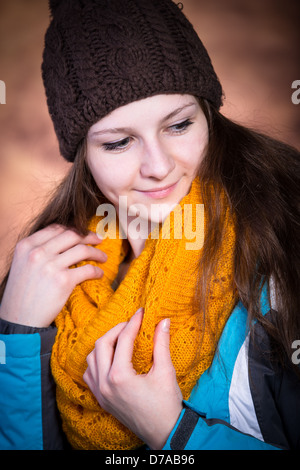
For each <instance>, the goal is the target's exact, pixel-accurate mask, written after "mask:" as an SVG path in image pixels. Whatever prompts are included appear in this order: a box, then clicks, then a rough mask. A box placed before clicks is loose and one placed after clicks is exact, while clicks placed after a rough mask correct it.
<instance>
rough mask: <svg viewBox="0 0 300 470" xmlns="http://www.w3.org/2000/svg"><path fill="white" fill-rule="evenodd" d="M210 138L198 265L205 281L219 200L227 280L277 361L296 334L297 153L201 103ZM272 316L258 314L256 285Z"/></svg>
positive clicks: (299, 251)
mask: <svg viewBox="0 0 300 470" xmlns="http://www.w3.org/2000/svg"><path fill="white" fill-rule="evenodd" d="M203 109H204V112H205V114H206V117H207V120H208V123H209V128H210V139H209V146H208V151H207V154H206V158H205V159H204V161H203V164H202V167H201V170H200V177H201V180H202V181H203V183H205V182H208V183H209V182H210V183H212V186H213V188H214V205H213V206H212V205H211V189H210V188H211V185H209V184H203V192H204V195H203V198H204V201H206V205H207V208H208V210H209V229H208V230H207V234H206V239H205V246H204V250H203V257H202V263H203V267H204V272H205V273H206V279H205V280H204V286H205V283H206V285H208V284H207V282H209V278H210V274H211V272H212V269H213V267H214V262H213V261H212V260H214V259H215V253H216V251H217V248H218V246H219V245H220V244H221V243H222V236H223V232H222V230H221V223H222V221H221V214H222V204H224V198H222V197H221V194H222V193H221V191H222V192H224V191H225V194H226V195H227V202H228V203H229V207H230V209H231V211H232V213H233V214H234V219H235V227H236V246H235V260H234V267H235V276H234V284H235V286H236V288H237V291H238V297H239V298H240V300H241V301H242V303H243V305H244V306H245V307H246V309H247V311H248V318H249V324H251V323H253V322H252V320H254V319H255V320H257V321H259V322H260V323H261V324H262V325H263V327H264V328H265V330H266V332H267V333H268V335H269V338H270V341H271V344H272V348H273V350H272V353H273V355H274V353H275V356H276V360H277V361H280V363H281V364H284V363H286V359H287V357H288V358H290V357H291V355H292V352H293V351H292V349H291V348H292V343H293V341H294V340H295V339H298V338H300V285H299V279H300V276H299V269H300V236H299V235H300V230H299V229H300V193H299V188H300V153H299V152H298V151H297V150H296V149H294V148H292V147H290V146H288V145H286V144H284V143H282V142H279V141H277V140H274V139H272V138H270V137H268V136H266V135H263V134H261V133H258V132H256V131H254V130H251V129H249V128H246V127H244V126H241V125H239V124H236V123H235V122H233V121H232V120H230V119H227V118H226V117H224V116H223V115H222V114H220V113H219V112H218V111H216V110H215V109H213V108H212V107H211V106H209V104H208V103H207V102H205V103H204V107H203ZM270 283H271V284H272V287H273V289H272V291H273V294H274V296H275V304H276V307H274V308H275V309H276V312H277V314H276V316H275V318H273V319H272V322H271V321H269V320H268V319H267V317H266V316H264V315H262V312H261V308H260V299H261V292H262V288H263V286H264V284H266V285H267V288H268V296H269V304H270V305H271V306H272V305H273V304H274V298H273V299H272V300H271V295H270V294H271V292H270ZM289 362H290V361H289Z"/></svg>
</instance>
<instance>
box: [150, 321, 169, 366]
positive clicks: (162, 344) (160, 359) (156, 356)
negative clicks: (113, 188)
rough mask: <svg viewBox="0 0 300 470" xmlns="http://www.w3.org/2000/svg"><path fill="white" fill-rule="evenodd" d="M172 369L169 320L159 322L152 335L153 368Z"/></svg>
mask: <svg viewBox="0 0 300 470" xmlns="http://www.w3.org/2000/svg"><path fill="white" fill-rule="evenodd" d="M170 367H173V364H172V359H171V354H170V319H169V318H166V319H165V320H162V321H161V322H159V324H158V325H157V327H156V330H155V335H154V346H153V368H155V369H158V368H164V369H165V368H170Z"/></svg>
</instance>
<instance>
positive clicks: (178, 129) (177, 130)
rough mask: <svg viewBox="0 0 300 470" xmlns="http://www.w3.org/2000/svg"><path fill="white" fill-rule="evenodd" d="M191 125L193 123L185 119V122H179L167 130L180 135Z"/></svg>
mask: <svg viewBox="0 0 300 470" xmlns="http://www.w3.org/2000/svg"><path fill="white" fill-rule="evenodd" d="M192 124H193V122H192V121H191V120H190V119H186V120H185V121H182V122H179V123H178V124H174V125H173V126H170V127H169V129H171V131H172V132H173V133H174V134H180V133H182V132H184V131H186V130H187V128H188V127H190V126H191V125H192Z"/></svg>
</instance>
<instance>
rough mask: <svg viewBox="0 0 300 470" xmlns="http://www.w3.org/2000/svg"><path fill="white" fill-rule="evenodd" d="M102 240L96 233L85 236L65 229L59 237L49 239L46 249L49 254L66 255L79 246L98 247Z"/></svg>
mask: <svg viewBox="0 0 300 470" xmlns="http://www.w3.org/2000/svg"><path fill="white" fill-rule="evenodd" d="M100 243H101V240H100V239H99V237H98V236H97V234H96V233H93V232H89V233H88V235H86V236H83V235H80V234H79V233H77V232H76V231H75V230H72V229H65V230H64V231H63V232H61V233H58V234H57V236H54V237H52V238H51V239H50V238H49V239H48V240H47V241H46V243H45V244H44V249H45V250H47V252H48V253H55V254H59V253H64V252H65V251H66V250H69V249H70V248H72V247H74V246H76V245H78V244H86V245H88V244H90V245H98V244H100Z"/></svg>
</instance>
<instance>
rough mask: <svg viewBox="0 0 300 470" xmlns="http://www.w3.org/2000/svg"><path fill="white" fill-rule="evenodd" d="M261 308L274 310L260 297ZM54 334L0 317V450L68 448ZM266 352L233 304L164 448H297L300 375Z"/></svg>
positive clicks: (262, 338)
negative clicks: (53, 359)
mask: <svg viewBox="0 0 300 470" xmlns="http://www.w3.org/2000/svg"><path fill="white" fill-rule="evenodd" d="M263 310H264V314H266V315H268V316H272V315H273V314H275V313H276V312H274V311H272V310H271V309H270V308H269V307H268V304H267V302H266V301H265V300H264V304H263ZM55 335H56V329H55V327H54V326H51V327H49V328H30V327H25V326H21V325H15V324H12V323H9V322H6V321H4V320H0V449H19V450H23V449H31V450H35V449H45V450H46V449H68V448H69V445H68V443H67V441H66V439H65V436H64V434H63V432H62V426H61V421H60V416H59V413H58V410H57V407H56V400H55V384H54V381H53V378H52V375H51V371H50V356H51V349H52V345H53V342H54V339H55ZM254 339H255V341H254ZM254 343H255V344H254ZM268 351H269V340H268V337H267V336H266V334H265V332H264V330H263V329H262V327H261V326H260V325H259V324H257V325H255V329H254V334H251V335H250V334H249V331H248V327H247V311H246V310H245V308H244V307H243V305H242V304H241V303H239V304H238V305H237V306H236V308H235V309H234V310H233V312H232V314H231V316H230V318H229V320H228V321H227V324H226V325H225V328H224V331H223V333H222V336H221V338H220V341H219V345H218V349H217V352H216V355H215V358H214V360H213V363H212V365H211V367H210V368H209V369H208V370H207V371H206V372H205V373H204V374H203V375H202V376H201V377H200V379H199V381H198V383H197V384H196V386H195V388H194V390H193V391H192V394H191V396H190V398H189V400H188V401H185V402H184V409H183V411H182V413H181V415H180V417H179V419H178V422H177V423H176V425H175V427H174V429H173V430H172V432H171V434H170V436H169V438H168V440H167V442H166V444H165V447H164V450H198V449H199V450H200V449H201V450H202V449H209V450H214V449H228V450H230V449H253V450H258V449H274V450H275V449H300V380H299V378H298V377H297V376H296V374H295V373H294V371H293V370H292V367H290V366H289V363H290V362H291V358H287V367H286V368H284V369H282V368H281V367H280V366H279V365H278V366H276V365H275V364H272V362H271V361H270V358H269V355H268ZM292 352H293V351H292V349H291V355H292ZM299 356H300V354H299Z"/></svg>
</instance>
